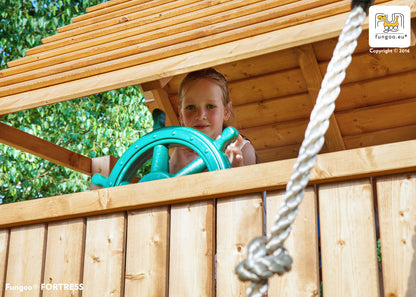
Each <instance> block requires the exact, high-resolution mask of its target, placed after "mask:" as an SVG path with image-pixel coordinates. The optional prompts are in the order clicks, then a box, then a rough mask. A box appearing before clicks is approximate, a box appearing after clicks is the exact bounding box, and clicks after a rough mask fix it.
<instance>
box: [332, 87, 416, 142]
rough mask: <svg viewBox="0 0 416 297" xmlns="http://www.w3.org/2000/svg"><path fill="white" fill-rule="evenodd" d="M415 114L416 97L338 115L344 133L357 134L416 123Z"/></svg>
mask: <svg viewBox="0 0 416 297" xmlns="http://www.w3.org/2000/svg"><path fill="white" fill-rule="evenodd" d="M415 91H416V89H415ZM415 95H416V93H415ZM380 115H383V116H380ZM415 115H416V97H414V98H410V99H406V100H400V101H397V102H392V103H385V104H379V105H375V106H369V107H363V108H359V109H354V110H351V111H346V112H342V113H337V114H336V117H337V120H338V123H339V127H340V129H341V132H342V134H343V135H357V134H361V133H363V132H364V133H365V132H372V131H378V130H383V129H389V128H396V127H401V126H409V125H415V124H416V116H415Z"/></svg>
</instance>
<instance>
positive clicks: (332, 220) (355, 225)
mask: <svg viewBox="0 0 416 297" xmlns="http://www.w3.org/2000/svg"><path fill="white" fill-rule="evenodd" d="M319 220H320V233H321V256H322V283H323V294H324V296H339V297H343V296H360V295H362V294H363V292H365V296H369V297H379V296H380V292H379V279H378V265H377V255H376V236H375V234H376V230H375V215H374V205H373V191H372V185H371V183H370V181H369V180H367V179H363V180H355V181H348V182H341V183H333V184H327V185H321V186H319Z"/></svg>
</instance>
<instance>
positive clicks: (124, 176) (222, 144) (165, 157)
mask: <svg viewBox="0 0 416 297" xmlns="http://www.w3.org/2000/svg"><path fill="white" fill-rule="evenodd" d="M153 118H154V123H155V125H154V130H153V132H151V133H149V134H147V135H145V136H143V137H141V138H140V139H139V140H137V141H136V142H135V143H133V144H132V145H131V146H130V147H129V148H128V149H127V151H126V152H125V153H124V154H123V155H122V156H121V158H120V159H119V160H118V161H117V163H116V165H115V166H114V168H113V170H112V171H111V173H110V176H109V177H108V178H107V177H104V176H101V175H99V174H95V175H94V176H93V179H92V182H93V183H94V184H96V185H99V186H103V187H114V186H120V185H125V184H129V183H131V181H132V180H133V178H134V176H135V174H136V173H137V171H138V170H139V169H140V168H141V167H142V166H143V164H145V162H146V161H147V160H148V159H149V158H152V165H151V167H150V173H148V174H146V175H145V176H143V177H142V178H141V179H140V182H146V181H152V180H158V179H163V178H170V177H173V176H183V175H188V174H194V173H198V172H202V171H204V170H208V171H213V170H220V169H226V168H230V167H231V164H230V162H229V160H228V158H227V156H226V155H225V154H224V152H223V151H224V150H225V148H226V147H227V145H228V144H229V143H231V142H232V141H235V140H236V139H237V137H238V131H237V130H236V129H234V128H231V127H228V128H226V129H224V131H223V134H222V135H221V137H220V138H219V139H217V140H215V141H214V140H212V139H211V138H210V137H209V136H207V135H205V134H203V133H201V132H199V131H197V130H195V129H192V128H189V127H164V114H163V112H162V111H160V110H155V111H154V112H153ZM172 145H175V146H185V147H188V148H190V149H192V150H194V151H195V152H196V153H197V154H198V155H199V157H198V158H197V159H196V160H194V161H193V162H192V163H190V164H189V165H187V166H186V167H185V168H183V169H182V170H180V171H179V172H178V173H176V174H175V175H172V174H170V173H169V147H170V146H172Z"/></svg>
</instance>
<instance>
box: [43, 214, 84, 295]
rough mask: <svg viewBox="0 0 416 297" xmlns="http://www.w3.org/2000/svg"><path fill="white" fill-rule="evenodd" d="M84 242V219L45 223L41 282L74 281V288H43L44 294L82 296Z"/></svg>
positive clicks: (48, 283)
mask: <svg viewBox="0 0 416 297" xmlns="http://www.w3.org/2000/svg"><path fill="white" fill-rule="evenodd" d="M84 243H85V220H84V219H83V218H79V219H72V220H66V221H60V222H54V223H50V224H48V234H47V245H46V256H45V273H44V277H43V279H44V284H45V285H52V286H53V285H58V284H68V285H70V284H73V288H74V289H72V290H71V289H65V288H64V287H63V288H60V289H58V290H48V289H45V290H43V295H42V296H43V297H61V296H65V297H73V296H74V297H79V296H81V294H82V288H80V287H79V286H81V284H82V271H83V261H84V257H83V256H84ZM76 286H78V287H76Z"/></svg>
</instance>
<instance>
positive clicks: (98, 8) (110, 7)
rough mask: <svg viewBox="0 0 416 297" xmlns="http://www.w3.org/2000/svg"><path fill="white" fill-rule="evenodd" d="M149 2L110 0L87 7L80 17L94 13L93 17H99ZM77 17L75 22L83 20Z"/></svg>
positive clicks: (147, 0) (145, 0)
mask: <svg viewBox="0 0 416 297" xmlns="http://www.w3.org/2000/svg"><path fill="white" fill-rule="evenodd" d="M149 1H150V0H141V1H132V0H112V1H107V2H103V3H100V4H97V5H94V6H91V7H87V9H86V11H87V13H86V14H83V15H82V16H84V15H87V14H93V13H95V15H94V16H96V15H101V14H105V13H108V12H112V11H114V10H118V9H123V8H127V7H130V6H134V5H140V4H142V3H145V2H149ZM80 16H81V15H80ZM80 16H78V17H80ZM78 17H77V18H76V20H75V22H78V21H80V20H83V18H78ZM90 17H91V16H90ZM84 18H88V17H84ZM74 19H75V18H74Z"/></svg>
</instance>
